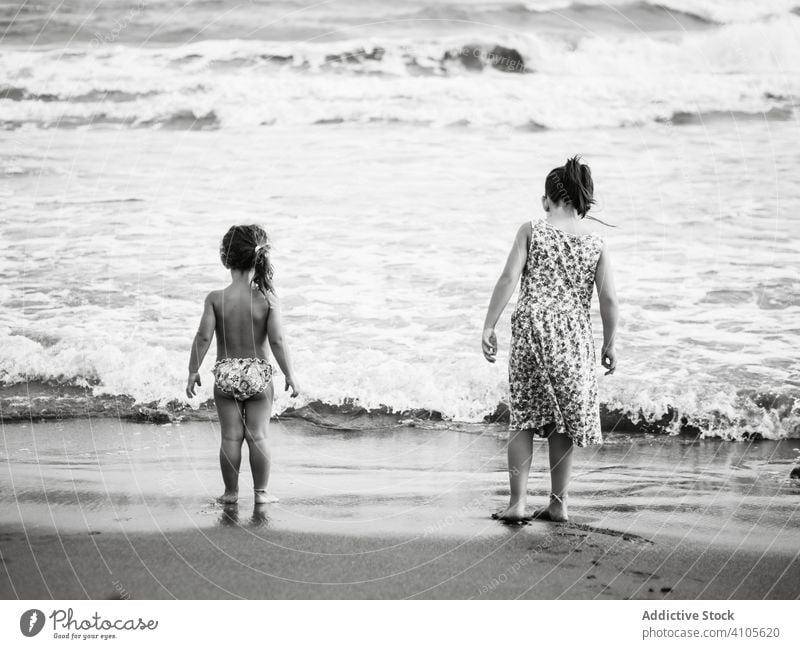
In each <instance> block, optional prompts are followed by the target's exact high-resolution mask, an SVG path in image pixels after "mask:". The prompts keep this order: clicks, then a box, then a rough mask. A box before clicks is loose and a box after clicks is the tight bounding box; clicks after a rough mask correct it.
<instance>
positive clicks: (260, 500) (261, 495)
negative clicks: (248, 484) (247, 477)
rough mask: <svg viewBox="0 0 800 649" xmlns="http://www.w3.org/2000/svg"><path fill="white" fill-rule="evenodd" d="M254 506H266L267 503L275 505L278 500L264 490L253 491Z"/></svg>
mask: <svg viewBox="0 0 800 649" xmlns="http://www.w3.org/2000/svg"><path fill="white" fill-rule="evenodd" d="M254 491H255V495H256V497H255V501H256V505H266V504H267V503H276V502H278V500H279V498H278V497H277V496H273V495H272V494H270V493H267V490H266V489H254Z"/></svg>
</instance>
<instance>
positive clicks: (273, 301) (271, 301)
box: [265, 291, 280, 309]
mask: <svg viewBox="0 0 800 649" xmlns="http://www.w3.org/2000/svg"><path fill="white" fill-rule="evenodd" d="M265 299H266V301H267V306H269V308H270V309H277V308H279V307H280V302H279V301H278V296H277V295H276V294H275V291H267V296H266V298H265Z"/></svg>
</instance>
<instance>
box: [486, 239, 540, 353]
mask: <svg viewBox="0 0 800 649" xmlns="http://www.w3.org/2000/svg"><path fill="white" fill-rule="evenodd" d="M530 232H531V227H530V224H529V223H523V224H522V225H521V226H520V228H519V230H517V236H516V237H515V238H514V245H512V246H511V251H510V252H509V253H508V259H507V260H506V265H505V268H503V272H502V274H501V275H500V278H499V279H498V280H497V284H495V286H494V291H492V299H491V300H490V302H489V308H488V310H487V311H486V320H485V321H484V323H483V340H482V347H483V355H484V357H485V358H486V360H487V361H489V362H490V363H494V362H495V360H496V357H497V336H496V335H495V332H494V328H495V326H497V321H498V320H499V319H500V316H501V314H502V313H503V310H504V309H505V308H506V305H507V304H508V301H509V300H510V299H511V296H512V295H513V294H514V289H516V287H517V283H518V282H519V277H520V275H522V269H523V268H525V263H526V262H527V261H528V241H529V236H530Z"/></svg>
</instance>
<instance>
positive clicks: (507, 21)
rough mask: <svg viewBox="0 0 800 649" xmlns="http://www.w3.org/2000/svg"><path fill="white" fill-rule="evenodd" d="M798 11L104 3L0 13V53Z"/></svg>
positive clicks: (710, 22)
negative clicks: (2, 47)
mask: <svg viewBox="0 0 800 649" xmlns="http://www.w3.org/2000/svg"><path fill="white" fill-rule="evenodd" d="M793 10H794V11H796V3H794V2H793V1H792V0H763V1H762V2H746V1H744V0H708V1H707V2H703V3H702V4H699V3H697V2H695V1H694V0H657V1H648V0H633V1H632V0H617V1H613V0H612V1H611V2H608V1H600V0H579V1H577V2H574V1H573V2H570V1H568V0H567V1H563V0H528V1H527V2H519V1H516V2H514V1H512V2H508V1H505V0H483V1H481V2H469V3H455V2H441V1H437V0H408V1H407V2H404V3H397V2H392V1H391V0H371V1H370V2H364V0H337V2H336V3H333V4H331V3H324V2H323V3H312V4H308V3H299V2H297V1H296V0H278V1H276V2H269V3H266V2H264V3H261V2H259V3H253V2H250V3H243V4H241V5H233V6H232V5H231V4H230V3H228V2H227V1H226V0H212V1H210V2H202V3H197V2H195V3H190V4H188V5H183V6H181V7H177V8H176V7H175V6H174V3H172V2H170V1H169V0H148V1H147V2H142V1H141V0H107V1H106V2H103V3H100V4H99V5H98V6H97V7H92V8H89V7H88V6H87V7H83V6H74V3H59V4H57V5H54V3H50V2H40V3H27V4H23V5H22V6H18V5H16V4H6V5H2V6H0V30H2V31H3V34H4V39H3V40H4V41H5V42H6V43H18V44H24V45H34V44H35V45H37V46H40V45H43V44H50V45H54V44H59V43H61V44H63V43H73V44H82V43H90V44H92V45H107V44H119V43H127V44H144V43H147V44H175V43H185V42H191V41H196V40H197V39H198V38H201V37H202V38H205V39H219V40H222V39H232V38H248V39H255V40H276V41H289V40H291V41H296V42H298V41H309V40H314V39H317V38H320V37H323V36H324V38H325V40H331V39H336V38H348V37H349V35H350V34H352V33H353V32H354V31H365V30H366V31H380V32H383V33H390V34H393V35H399V34H408V33H413V32H415V31H417V32H419V31H424V30H426V29H428V28H431V27H435V28H439V29H446V30H448V31H450V32H454V31H459V30H460V31H465V30H469V29H472V28H474V26H476V25H480V26H482V27H483V28H484V29H495V30H519V29H525V30H526V31H531V30H532V31H535V32H537V33H543V32H546V31H561V32H569V33H574V34H581V33H594V34H607V33H615V32H616V33H640V32H652V33H655V32H667V33H669V32H671V33H682V32H685V31H687V30H707V29H712V28H714V27H715V26H717V25H722V24H732V23H742V22H754V21H758V20H763V19H766V18H769V17H772V16H780V15H786V14H790V13H791V12H792V11H793Z"/></svg>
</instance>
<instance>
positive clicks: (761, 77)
mask: <svg viewBox="0 0 800 649" xmlns="http://www.w3.org/2000/svg"><path fill="white" fill-rule="evenodd" d="M684 4H686V6H683V5H684ZM792 8H793V5H792V3H791V2H784V1H783V0H771V1H770V2H767V3H758V4H757V5H754V4H753V3H745V2H725V3H717V2H714V3H704V4H703V7H702V8H698V7H693V6H690V4H687V3H683V2H682V1H677V0H673V2H671V3H667V4H666V5H664V4H663V3H659V4H658V5H656V4H650V3H648V2H636V3H618V4H613V3H612V4H607V3H599V4H597V5H596V6H595V5H593V4H592V3H589V4H588V5H587V4H585V3H584V4H568V3H560V4H559V3H557V4H553V3H550V2H532V3H528V4H525V5H519V4H513V5H512V4H508V3H502V2H494V1H489V2H479V3H472V2H470V3H462V4H460V5H459V6H455V5H452V4H448V3H441V2H435V1H430V2H425V1H421V0H419V1H418V0H414V2H411V3H403V4H402V6H401V5H397V4H396V3H394V4H393V3H388V4H387V3H385V2H379V3H377V4H376V3H373V2H369V3H367V2H362V1H356V0H341V1H339V2H335V3H317V4H313V5H311V6H307V5H306V4H304V3H302V2H293V1H288V2H281V3H249V4H248V5H247V7H246V8H245V9H241V8H235V7H233V8H231V7H226V9H225V11H222V5H220V4H219V3H217V2H213V1H212V2H207V3H201V4H200V5H197V4H196V3H195V4H192V5H190V6H187V7H184V8H182V9H175V8H174V7H173V5H172V4H170V3H164V2H148V3H137V2H117V1H115V2H106V3H102V5H101V6H99V7H95V3H71V4H70V5H69V6H64V5H63V3H55V2H50V1H47V2H41V3H37V4H36V5H30V6H28V5H26V7H25V9H24V11H19V12H17V11H16V10H15V9H14V7H12V6H11V5H9V7H6V8H0V18H2V20H4V21H5V28H6V29H5V31H4V36H3V38H2V40H0V125H2V127H3V128H5V129H7V130H0V146H2V149H3V151H4V153H5V154H6V155H5V156H4V158H3V160H2V162H0V198H2V205H1V206H0V253H2V254H1V255H0V257H2V259H0V306H2V309H0V396H1V395H2V394H3V391H2V389H1V388H2V385H5V386H8V385H9V384H12V385H13V384H20V383H24V382H26V381H31V380H43V381H55V382H66V383H70V384H75V385H92V386H95V390H96V392H105V393H110V394H116V395H122V394H126V395H132V396H133V397H135V398H137V399H140V400H143V401H152V400H161V401H169V400H171V399H181V398H182V396H181V395H182V393H183V383H184V380H185V377H184V371H185V366H186V363H187V359H186V357H187V355H188V346H189V343H190V340H191V337H192V335H193V333H194V328H195V327H196V324H197V321H198V319H199V315H200V306H201V303H202V299H203V296H204V295H205V294H206V293H207V292H208V291H209V290H212V289H215V288H220V287H221V286H223V285H224V284H225V282H226V281H227V279H226V273H225V271H224V269H223V268H222V267H221V265H220V264H219V262H218V259H217V249H218V245H219V240H220V238H221V236H222V234H223V233H224V231H225V230H226V229H227V227H228V226H229V225H231V224H232V223H235V222H260V223H263V224H264V225H265V226H266V227H267V228H268V229H269V231H270V232H271V234H272V237H273V239H274V259H273V261H274V263H275V266H276V269H277V275H276V282H277V286H278V290H279V292H280V294H281V298H282V300H283V303H284V311H285V315H286V320H287V326H288V334H289V337H290V341H291V344H292V347H293V351H294V355H295V357H296V364H297V371H298V374H299V376H300V380H301V383H302V386H303V388H304V395H303V400H315V399H319V400H322V401H324V402H327V403H332V404H338V403H340V402H342V400H344V399H348V398H349V399H354V400H356V402H357V403H359V404H360V405H363V406H365V407H368V408H374V407H379V406H388V407H389V408H394V409H397V410H404V409H428V410H434V411H438V412H441V413H442V414H443V415H444V416H445V417H446V418H450V419H453V420H458V421H480V420H481V419H482V418H483V417H484V416H486V415H488V414H490V413H492V412H493V411H494V410H495V407H496V406H497V404H498V403H499V402H501V401H503V400H504V399H506V395H507V382H506V378H505V372H506V370H505V364H506V361H507V356H506V352H507V348H508V337H509V331H508V329H509V327H508V313H510V310H511V308H512V307H513V305H510V306H509V308H508V309H507V312H506V315H505V317H504V318H503V320H502V321H501V324H500V328H499V337H500V345H501V348H500V356H499V362H498V364H497V365H496V366H488V365H487V364H486V363H485V362H484V361H483V359H482V357H481V355H480V351H479V336H480V328H481V325H482V320H483V314H484V309H485V307H486V304H487V303H488V300H489V294H490V292H491V289H492V285H493V282H494V280H495V278H496V276H497V274H498V273H499V271H500V269H501V267H502V264H503V260H504V257H505V255H506V252H507V249H508V247H509V246H510V243H511V240H512V238H513V235H514V232H515V231H516V229H517V227H518V226H519V224H520V223H522V222H523V221H527V220H530V219H532V218H539V217H540V216H541V214H540V211H541V210H540V208H539V196H540V193H541V191H542V179H543V178H544V176H545V174H546V173H547V172H548V171H549V170H550V169H551V168H552V167H553V166H555V165H557V164H561V163H562V162H563V160H564V159H565V158H566V157H567V156H568V155H570V154H573V153H576V152H580V153H582V154H583V155H584V156H585V158H586V160H587V161H588V162H589V163H590V164H591V165H592V168H593V170H594V176H595V185H596V190H597V198H598V205H597V206H596V210H595V214H596V215H597V216H598V217H599V218H602V219H605V220H608V221H610V222H611V223H613V224H615V225H617V226H618V227H617V229H615V230H611V229H605V228H603V227H602V226H598V227H599V229H600V231H601V232H602V233H603V234H604V236H606V238H607V242H608V246H609V249H610V251H611V256H612V259H613V261H614V266H615V270H616V277H617V287H618V293H619V297H620V301H621V323H620V332H619V335H618V340H619V349H618V354H619V363H620V365H619V370H618V372H617V374H616V375H615V376H614V377H613V378H605V377H601V380H600V395H601V400H602V401H603V403H604V404H605V405H606V406H607V407H608V408H609V409H612V410H619V411H621V412H623V413H628V414H630V415H631V417H632V418H633V419H637V418H638V417H642V418H644V419H647V420H650V419H657V418H660V417H661V416H663V415H665V414H669V415H670V416H671V417H673V419H672V425H671V426H668V427H667V428H668V429H669V428H672V429H677V428H679V427H680V426H681V424H682V423H689V424H692V425H696V426H698V427H699V428H700V430H701V431H702V432H703V433H704V434H707V435H709V436H719V437H723V438H732V439H742V438H743V437H745V436H746V435H745V434H746V433H758V434H760V435H762V436H764V437H767V438H772V439H778V438H784V437H787V436H788V437H798V436H800V412H799V411H798V408H800V400H799V399H798V398H797V397H798V393H800V361H798V356H797V353H796V350H797V347H798V343H800V328H798V325H797V322H798V315H799V314H800V283H798V279H797V272H796V271H797V267H798V262H800V253H798V247H797V245H796V243H795V242H796V240H797V237H798V235H800V221H798V219H797V218H796V214H797V213H798V211H799V210H800V186H798V183H797V182H796V176H797V173H796V170H797V168H798V166H800V153H798V151H797V148H796V146H795V145H794V143H795V142H796V141H797V139H798V137H797V136H798V129H797V124H798V121H797V115H796V109H795V107H794V100H793V97H796V96H797V93H798V92H800V86H799V85H798V83H800V82H799V81H798V80H800V75H797V74H795V73H796V72H797V62H798V61H800V52H798V50H797V47H798V43H800V39H798V38H797V32H798V27H800V15H798V14H797V11H796V10H792ZM376 16H382V17H383V18H384V20H381V21H377V20H376V19H375V17H376ZM167 17H169V18H170V19H169V20H166V18H167ZM474 43H478V44H481V47H482V48H483V51H484V53H485V50H486V49H487V47H489V46H491V45H493V44H499V45H503V46H504V47H508V48H513V49H515V50H516V51H517V52H518V53H519V54H520V55H521V56H522V58H523V59H524V61H525V64H526V68H525V70H526V73H524V74H516V73H505V72H501V71H498V70H496V69H494V68H493V67H492V65H491V64H490V63H488V64H487V63H486V62H484V63H482V64H481V65H483V68H482V69H481V71H475V70H470V69H467V67H468V66H467V67H465V66H464V65H463V64H462V62H460V61H453V60H450V61H449V62H445V61H444V59H443V56H444V53H445V52H448V51H452V50H453V48H455V49H456V50H458V49H459V48H463V46H464V45H467V44H474ZM765 43H769V47H765V45H764V44H765ZM377 50H381V51H382V52H383V54H381V55H380V56H378V55H375V56H373V55H372V53H374V52H376V51H377ZM276 57H277V58H276ZM280 57H284V58H280ZM594 319H595V320H594V322H595V334H596V336H597V337H598V339H599V336H600V326H599V324H600V323H599V319H598V317H597V313H596V306H595V313H594ZM212 362H213V359H211V358H210V359H208V360H207V362H206V365H205V366H204V376H205V377H206V380H205V383H206V385H205V386H204V387H203V389H202V390H201V394H200V396H201V398H203V399H205V398H207V397H209V396H210V392H209V384H210V377H209V374H208V371H209V368H210V366H211V363H212ZM53 401H54V402H53V403H48V404H47V408H49V409H50V410H53V409H58V407H59V404H58V400H57V399H55V398H54V399H53ZM301 403H302V402H301ZM287 405H289V401H288V400H287V399H286V398H285V397H284V396H283V395H281V396H280V397H279V399H278V403H277V409H278V410H282V409H283V408H284V407H285V406H287Z"/></svg>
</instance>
